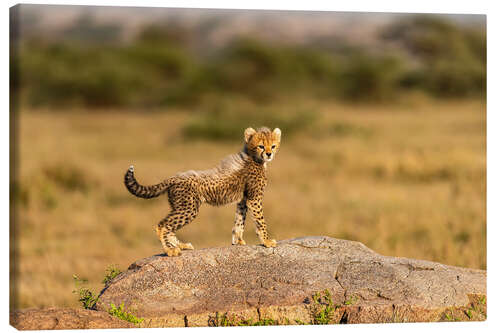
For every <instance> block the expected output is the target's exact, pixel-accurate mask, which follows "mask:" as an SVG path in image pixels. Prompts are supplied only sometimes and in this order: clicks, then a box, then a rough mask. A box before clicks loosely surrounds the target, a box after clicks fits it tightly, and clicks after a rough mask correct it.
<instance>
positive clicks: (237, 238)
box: [231, 198, 247, 245]
mask: <svg viewBox="0 0 500 333" xmlns="http://www.w3.org/2000/svg"><path fill="white" fill-rule="evenodd" d="M246 216H247V200H246V198H243V199H242V200H241V201H240V202H238V204H237V205H236V217H235V220H234V227H233V232H232V235H233V239H232V241H231V244H233V245H245V244H246V242H245V241H244V240H243V230H244V228H245V219H246Z"/></svg>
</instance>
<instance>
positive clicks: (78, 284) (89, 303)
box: [73, 274, 99, 310]
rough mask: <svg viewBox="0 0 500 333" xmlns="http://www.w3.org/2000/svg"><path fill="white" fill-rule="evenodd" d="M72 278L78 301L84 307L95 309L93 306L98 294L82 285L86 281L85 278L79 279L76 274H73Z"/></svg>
mask: <svg viewBox="0 0 500 333" xmlns="http://www.w3.org/2000/svg"><path fill="white" fill-rule="evenodd" d="M73 280H74V281H75V288H76V289H75V290H73V293H74V294H78V296H79V298H78V301H79V302H80V303H82V306H83V308H84V309H88V310H95V306H96V303H97V300H98V299H99V296H97V295H95V294H94V293H93V292H92V291H91V290H89V289H88V288H86V287H84V286H83V285H85V284H87V283H88V280H87V279H81V278H79V277H78V276H77V275H76V274H73Z"/></svg>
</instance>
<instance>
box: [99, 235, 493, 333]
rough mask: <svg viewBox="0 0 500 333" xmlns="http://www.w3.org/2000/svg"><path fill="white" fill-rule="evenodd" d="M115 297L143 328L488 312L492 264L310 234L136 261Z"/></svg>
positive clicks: (106, 302)
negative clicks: (384, 251) (472, 265)
mask: <svg viewBox="0 0 500 333" xmlns="http://www.w3.org/2000/svg"><path fill="white" fill-rule="evenodd" d="M112 303H113V304H115V305H119V304H121V303H124V305H125V309H126V310H127V311H129V312H131V313H133V314H135V315H136V316H138V317H142V318H145V321H144V322H143V323H142V324H141V325H142V326H143V327H174V326H221V325H238V324H240V325H241V324H251V323H253V324H266V323H267V324H304V323H313V324H314V323H326V322H327V323H382V322H428V321H447V320H485V319H486V271H483V270H476V269H467V268H460V267H453V266H447V265H443V264H440V263H435V262H430V261H424V260H415V259H407V258H398V257H388V256H383V255H380V254H377V253H375V252H374V251H372V250H371V249H369V248H367V247H366V246H364V245H363V244H361V243H359V242H353V241H347V240H340V239H335V238H329V237H323V236H321V237H304V238H296V239H290V240H284V241H280V242H278V246H277V247H276V248H264V247H262V246H229V247H222V248H208V249H200V250H194V251H183V252H182V254H181V256H179V257H167V256H165V255H155V256H152V257H149V258H145V259H141V260H138V261H136V262H135V263H133V264H132V265H130V267H129V268H128V270H127V271H125V272H123V273H121V274H120V275H118V276H117V277H116V278H114V279H113V280H112V281H111V282H110V283H109V284H108V285H107V286H106V287H105V288H104V289H103V290H102V291H101V294H100V298H99V301H98V304H97V308H98V309H100V310H106V309H108V308H109V307H110V305H111V304H112Z"/></svg>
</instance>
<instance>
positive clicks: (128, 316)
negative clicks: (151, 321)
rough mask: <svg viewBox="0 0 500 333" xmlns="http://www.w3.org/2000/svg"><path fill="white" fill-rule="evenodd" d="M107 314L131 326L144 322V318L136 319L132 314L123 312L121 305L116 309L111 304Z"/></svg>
mask: <svg viewBox="0 0 500 333" xmlns="http://www.w3.org/2000/svg"><path fill="white" fill-rule="evenodd" d="M108 313H109V314H110V315H112V316H115V317H117V318H120V319H122V320H125V321H128V322H130V323H132V324H140V323H142V322H143V321H144V318H138V317H136V316H134V315H133V314H131V313H129V312H127V311H125V309H124V305H123V303H122V304H120V306H119V307H116V305H114V304H113V303H111V305H110V308H109V310H108Z"/></svg>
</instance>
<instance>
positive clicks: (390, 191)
mask: <svg viewBox="0 0 500 333" xmlns="http://www.w3.org/2000/svg"><path fill="white" fill-rule="evenodd" d="M318 113H319V115H320V119H319V120H318V121H316V123H315V125H314V126H313V127H312V128H311V129H308V130H304V131H302V132H298V133H297V134H296V135H295V136H293V137H291V138H290V137H287V133H285V132H284V133H283V142H282V149H281V151H280V153H279V155H278V156H277V159H276V160H275V161H274V162H273V163H272V165H271V167H270V170H269V179H270V182H269V187H268V189H267V192H266V197H265V205H264V207H265V215H266V219H267V221H268V225H269V231H270V233H271V235H272V236H274V237H276V238H277V239H285V238H291V237H298V236H305V235H328V236H331V237H337V238H345V239H351V240H356V241H360V242H363V243H365V244H366V245H367V246H369V247H371V248H372V249H374V250H375V251H377V252H379V253H382V254H384V255H391V256H405V257H414V258H420V259H427V260H435V261H440V262H443V263H446V264H450V265H458V266H467V267H474V268H482V269H485V268H486V112H485V105H484V104H481V103H479V102H467V103H465V102H460V103H451V102H449V103H445V104H437V103H434V104H429V103H424V104H422V105H420V106H414V107H411V108H410V107H401V106H400V107H393V108H392V109H387V108H382V107H379V108H372V107H368V106H342V105H327V104H324V105H321V106H320V107H319V108H318ZM19 120H20V133H19V138H20V144H19V149H20V151H19V153H20V165H19V169H18V170H19V175H20V184H19V186H18V187H17V188H16V191H15V195H16V197H15V198H16V203H17V206H18V208H19V215H18V218H17V221H16V222H15V228H16V233H15V234H16V236H17V237H16V239H15V243H14V244H15V246H16V248H17V254H18V256H17V257H16V261H15V263H16V265H17V266H16V267H17V269H18V272H17V274H16V276H15V277H16V284H15V287H16V296H17V297H15V298H14V299H13V302H12V307H14V308H25V307H48V306H78V304H77V300H76V297H75V295H74V294H72V290H73V288H74V285H73V279H72V275H73V274H75V273H76V274H78V275H79V276H82V277H86V278H88V279H89V280H90V281H92V282H93V283H91V285H90V287H91V288H95V289H98V288H99V287H100V281H101V280H102V277H103V274H104V270H105V268H106V267H107V266H108V265H109V264H117V265H118V266H119V267H121V268H122V269H125V268H126V267H128V265H129V264H130V263H132V262H133V261H134V260H136V259H139V258H142V257H146V256H150V255H153V254H156V253H160V251H161V246H160V244H159V242H158V240H157V239H156V234H155V232H154V227H155V225H156V223H157V222H158V221H159V220H160V219H161V218H163V217H164V216H165V215H166V214H167V212H168V204H167V201H166V198H165V197H162V198H157V199H153V200H150V201H148V200H143V199H139V198H135V197H133V196H131V195H130V194H129V193H128V192H127V191H126V189H125V188H124V186H123V183H122V179H123V174H124V172H125V170H126V169H127V167H128V166H129V165H130V164H132V163H133V164H134V165H135V167H136V175H137V177H138V179H139V181H140V182H142V183H145V184H151V183H155V182H158V181H160V180H162V179H163V178H166V177H168V176H170V175H172V174H174V173H176V172H177V171H182V170H188V169H205V168H208V167H211V166H213V165H215V164H216V163H218V161H219V160H220V158H222V157H223V156H225V155H227V154H229V153H232V152H235V151H237V150H238V149H240V147H241V145H242V144H241V142H237V141H235V142H232V141H229V142H227V141H226V142H217V141H215V142H214V141H211V142H210V141H203V140H195V141H190V140H185V139H183V138H182V126H183V125H184V124H186V123H187V122H188V121H189V115H188V114H186V113H182V112H169V113H149V114H139V113H134V112H121V111H120V110H116V111H113V112H108V113H98V112H84V111H80V112H78V111H72V112H66V113H57V112H52V113H51V112H44V111H40V110H39V111H37V112H34V111H24V112H21V114H20V117H19ZM242 131H243V129H242ZM233 218H234V207H233V205H231V206H226V207H222V208H220V207H219V208H215V207H210V206H204V207H202V209H201V212H200V214H199V216H198V218H197V219H196V220H195V222H193V223H192V224H191V225H189V226H187V227H185V228H184V229H182V230H181V231H180V232H179V238H180V239H181V240H186V241H189V242H192V243H193V245H194V246H195V247H197V248H201V247H212V246H227V245H229V244H230V240H231V227H232V223H233ZM245 235H246V240H247V243H249V244H253V243H256V242H257V238H256V236H255V233H254V226H253V223H252V221H251V220H249V221H248V224H247V231H246V234H245Z"/></svg>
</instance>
